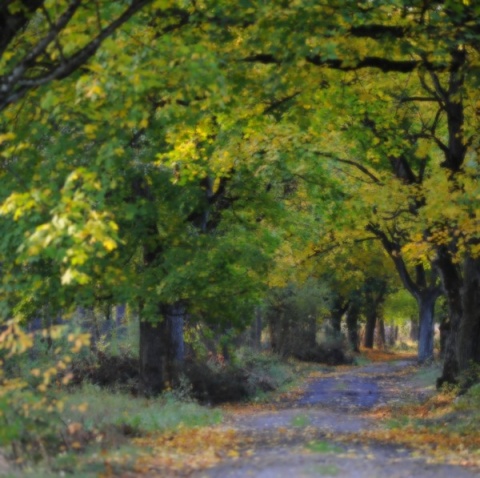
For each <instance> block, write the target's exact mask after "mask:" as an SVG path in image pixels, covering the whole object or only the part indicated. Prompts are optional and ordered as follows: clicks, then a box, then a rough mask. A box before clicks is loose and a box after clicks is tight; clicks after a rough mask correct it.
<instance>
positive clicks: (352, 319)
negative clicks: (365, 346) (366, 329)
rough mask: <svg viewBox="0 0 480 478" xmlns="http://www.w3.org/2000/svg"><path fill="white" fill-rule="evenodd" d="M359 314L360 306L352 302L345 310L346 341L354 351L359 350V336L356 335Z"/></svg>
mask: <svg viewBox="0 0 480 478" xmlns="http://www.w3.org/2000/svg"><path fill="white" fill-rule="evenodd" d="M359 315H360V308H359V307H358V305H357V304H356V303H354V302H352V304H351V305H350V307H349V309H348V312H347V330H348V342H349V344H350V347H351V348H352V350H353V351H354V352H359V351H360V349H359V343H360V341H359V337H358V316H359Z"/></svg>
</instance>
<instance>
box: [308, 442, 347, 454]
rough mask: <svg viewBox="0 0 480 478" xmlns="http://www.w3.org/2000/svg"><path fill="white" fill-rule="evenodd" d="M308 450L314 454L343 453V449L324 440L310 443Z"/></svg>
mask: <svg viewBox="0 0 480 478" xmlns="http://www.w3.org/2000/svg"><path fill="white" fill-rule="evenodd" d="M307 450H310V451H312V452H314V453H341V452H342V451H343V449H342V448H340V447H339V446H337V445H334V444H333V443H330V442H328V441H322V440H319V441H317V440H315V441H311V442H309V443H308V444H307Z"/></svg>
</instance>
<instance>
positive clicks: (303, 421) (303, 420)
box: [291, 415, 310, 428]
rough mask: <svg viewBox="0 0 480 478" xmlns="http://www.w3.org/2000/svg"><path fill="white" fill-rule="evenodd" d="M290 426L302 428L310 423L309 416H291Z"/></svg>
mask: <svg viewBox="0 0 480 478" xmlns="http://www.w3.org/2000/svg"><path fill="white" fill-rule="evenodd" d="M291 423H292V427H299V428H303V427H306V426H308V425H309V424H310V418H309V416H308V415H297V416H296V417H293V418H292V421H291Z"/></svg>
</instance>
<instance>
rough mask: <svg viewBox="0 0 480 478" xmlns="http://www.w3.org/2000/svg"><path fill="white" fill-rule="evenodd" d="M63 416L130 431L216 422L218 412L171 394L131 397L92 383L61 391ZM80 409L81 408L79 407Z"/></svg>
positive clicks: (91, 426)
mask: <svg viewBox="0 0 480 478" xmlns="http://www.w3.org/2000/svg"><path fill="white" fill-rule="evenodd" d="M64 401H65V405H66V409H69V410H70V411H69V413H68V418H67V420H68V421H70V422H78V423H82V424H83V426H84V428H85V430H87V431H94V430H102V429H105V428H108V427H111V426H113V427H117V428H129V429H131V433H132V434H143V433H153V432H165V431H170V430H173V429H175V428H178V427H189V428H190V427H197V426H206V425H212V424H216V423H219V422H220V421H221V413H220V412H219V411H218V410H212V409H209V408H207V407H202V406H200V405H198V404H196V403H194V402H186V401H179V400H177V399H176V398H175V397H174V395H173V394H166V395H164V396H163V397H160V398H157V399H146V398H134V397H132V396H131V395H129V394H125V393H118V392H115V393H113V392H111V391H109V390H105V389H102V388H100V387H98V386H94V385H88V384H87V385H85V386H83V387H82V388H81V389H79V390H77V391H76V392H74V393H72V394H68V395H65V399H64ZM83 410H84V411H83Z"/></svg>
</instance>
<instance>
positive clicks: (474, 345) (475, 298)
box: [457, 257, 480, 372]
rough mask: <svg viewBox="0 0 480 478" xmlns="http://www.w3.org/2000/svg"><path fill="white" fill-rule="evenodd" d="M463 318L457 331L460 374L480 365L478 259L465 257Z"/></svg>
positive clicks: (479, 273) (479, 271) (479, 277)
mask: <svg viewBox="0 0 480 478" xmlns="http://www.w3.org/2000/svg"><path fill="white" fill-rule="evenodd" d="M463 279H464V280H463V289H462V310H463V317H462V321H461V323H460V327H459V331H458V348H457V353H458V365H459V370H460V372H462V371H464V370H467V369H468V368H469V367H470V365H471V364H472V363H480V343H479V342H480V259H473V258H471V257H467V258H466V259H465V261H464V268H463Z"/></svg>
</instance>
